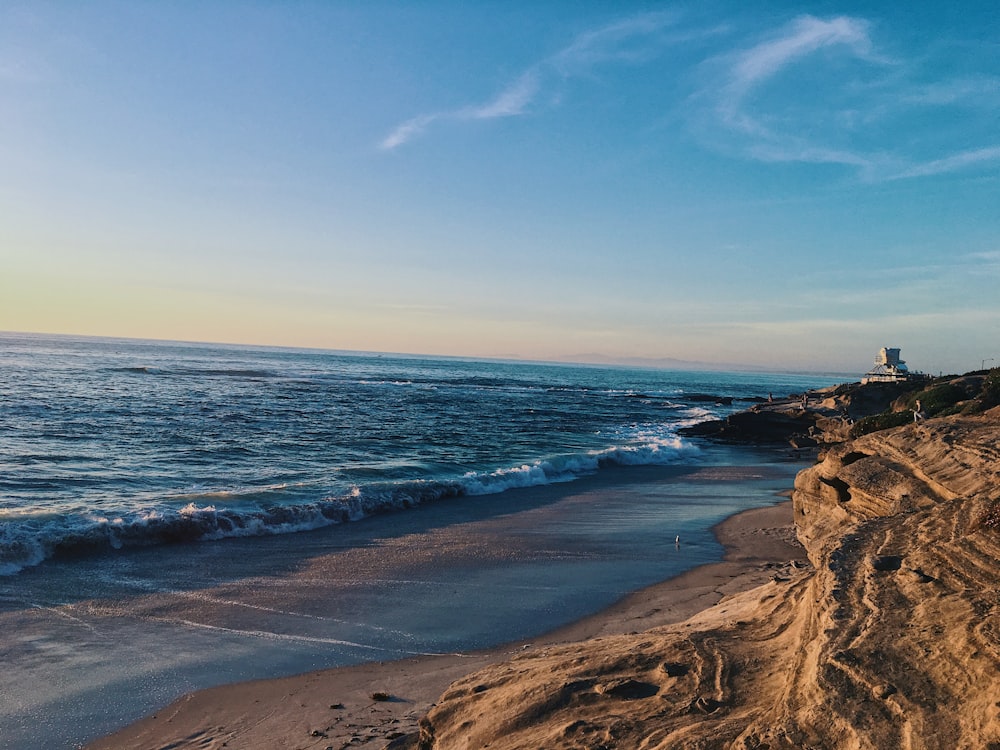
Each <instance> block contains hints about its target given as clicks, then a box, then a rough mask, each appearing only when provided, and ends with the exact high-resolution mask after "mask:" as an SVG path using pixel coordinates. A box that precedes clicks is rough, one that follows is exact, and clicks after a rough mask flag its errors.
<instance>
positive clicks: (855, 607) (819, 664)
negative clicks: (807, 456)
mask: <svg viewBox="0 0 1000 750" xmlns="http://www.w3.org/2000/svg"><path fill="white" fill-rule="evenodd" d="M793 500H794V508H795V519H796V524H797V526H798V530H799V537H800V539H801V540H802V542H803V543H804V544H805V546H806V548H807V551H808V554H809V558H810V560H811V561H812V563H813V566H814V568H813V569H811V570H797V569H794V568H791V567H790V568H789V569H787V570H786V571H784V572H783V574H782V575H780V576H776V577H775V580H774V581H772V582H771V583H769V584H767V585H765V586H763V587H761V588H758V589H755V590H753V591H749V592H746V593H744V594H740V595H738V596H736V597H733V598H730V599H726V600H723V601H722V602H721V603H720V604H719V605H717V606H716V607H714V608H712V609H709V610H706V611H705V612H703V613H701V614H699V615H698V616H696V617H695V618H693V619H691V620H689V621H687V622H685V623H681V624H679V625H672V626H668V627H663V628H658V629H653V630H649V631H646V632H644V633H641V634H638V635H626V636H617V637H609V638H603V639H597V640H593V641H589V642H586V643H583V644H571V645H566V646H560V647H554V648H549V649H546V650H541V651H538V652H534V653H532V652H527V653H525V654H524V655H522V656H520V657H518V658H516V659H514V660H512V661H509V662H506V663H503V664H498V665H495V666H492V667H489V668H487V669H485V670H483V671H481V672H478V673H475V674H473V675H470V676H468V677H467V678H464V679H462V680H459V681H458V682H455V683H454V684H453V685H452V686H451V687H450V689H449V690H448V691H447V692H446V693H445V694H444V695H443V696H442V697H441V699H440V701H439V702H438V704H437V705H436V707H435V708H434V709H433V710H431V711H430V712H429V714H428V715H427V716H426V717H425V718H424V719H423V720H422V722H421V732H420V736H419V737H416V736H411V737H409V738H400V739H399V740H397V741H395V742H394V743H392V744H391V745H390V747H393V748H397V747H398V748H403V747H407V748H421V750H455V749H457V748H470V749H471V748H475V749H476V750H479V749H480V748H491V749H492V750H500V749H504V748H547V749H550V750H557V749H559V748H593V749H595V750H596V749H597V748H628V749H629V750H636V749H640V748H642V749H649V750H652V749H653V748H662V749H664V750H666V749H667V748H670V749H674V748H740V749H741V750H754V749H756V750H763V749H764V748H769V749H770V750H779V749H782V750H791V749H792V748H795V749H796V750H797V749H799V748H838V749H839V748H857V749H862V748H863V749H865V750H869V749H870V750H888V749H891V748H910V749H911V750H922V749H926V750H930V749H939V750H955V749H956V748H969V749H970V750H971V749H972V748H976V749H977V750H979V749H981V748H986V749H992V750H1000V528H998V516H1000V413H998V410H997V409H994V410H992V411H991V412H988V413H987V414H985V415H982V416H976V417H950V418H946V419H938V420H929V421H926V422H921V423H919V424H913V425H909V426H906V427H902V428H897V429H894V430H887V431H883V432H876V433H872V434H869V435H865V436H863V437H861V438H859V439H857V440H855V441H852V442H849V443H845V444H842V445H838V446H836V447H833V448H831V449H829V450H828V452H827V453H826V455H825V457H824V458H823V459H822V460H821V461H820V462H819V463H818V464H817V465H816V466H814V467H813V468H811V469H808V470H806V471H804V472H802V473H800V475H799V476H798V478H797V480H796V487H795V493H794V497H793Z"/></svg>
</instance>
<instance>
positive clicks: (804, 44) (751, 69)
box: [732, 16, 873, 90]
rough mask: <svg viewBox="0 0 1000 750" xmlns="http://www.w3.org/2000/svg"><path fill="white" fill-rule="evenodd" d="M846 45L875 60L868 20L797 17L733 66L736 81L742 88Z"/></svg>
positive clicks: (745, 54)
mask: <svg viewBox="0 0 1000 750" xmlns="http://www.w3.org/2000/svg"><path fill="white" fill-rule="evenodd" d="M834 46H844V47H847V48H849V51H850V52H851V53H852V54H854V55H855V56H856V57H859V58H868V59H873V55H872V42H871V39H870V38H869V36H868V23H867V22H866V21H863V20H861V19H857V18H850V17H847V16H841V17H839V18H833V19H830V20H828V21H824V20H823V19H820V18H815V17H813V16H802V17H801V18H797V19H795V20H794V21H793V22H792V23H790V24H789V25H788V26H787V27H785V29H783V30H782V32H781V34H779V35H778V36H777V37H776V38H774V39H771V40H770V41H767V42H763V43H762V44H758V45H757V46H756V47H753V48H751V49H749V50H747V51H746V52H744V53H743V54H742V55H740V56H739V58H738V59H737V61H736V64H735V65H734V66H733V71H732V74H733V84H734V85H735V86H737V87H738V88H739V89H740V90H746V89H748V88H750V87H751V86H753V85H755V84H757V83H759V82H761V81H763V80H765V79H767V78H770V77H772V76H774V75H776V74H777V73H778V72H779V71H780V70H781V69H782V68H784V67H786V66H787V65H790V64H791V63H793V62H796V61H798V60H800V59H802V58H804V57H806V56H808V55H810V54H812V53H814V52H817V51H819V50H821V49H824V48H826V47H834Z"/></svg>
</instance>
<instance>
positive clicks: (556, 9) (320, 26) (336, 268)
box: [0, 0, 1000, 373]
mask: <svg viewBox="0 0 1000 750" xmlns="http://www.w3.org/2000/svg"><path fill="white" fill-rule="evenodd" d="M751 6H752V7H751ZM944 6H945V4H943V3H939V2H913V3H909V4H900V3H888V2H886V3H873V2H868V3H833V2H816V3H790V2H771V3H767V2H765V3H753V4H750V3H741V2H704V3H690V4H672V3H632V4H629V3H555V2H554V3H516V2H492V3H457V2H456V3H445V2H441V3H417V2H412V3H403V2H395V3H388V2H371V3H362V2H357V3H353V2H339V3H334V2H281V3H278V2H270V3H268V2H214V3H198V2H171V3H161V2H102V1H101V0H95V2H88V3H75V2H68V1H67V2H44V1H38V0H33V1H32V2H23V3H21V2H10V1H8V2H4V3H0V329H5V330H22V331H40V332H58V333H77V334H94V335H108V336H134V337H142V338H168V339H183V340H205V341H224V342H237V343H259V344H277V345H291V346H316V347H322V348H336V349H357V350H367V351H394V352H414V353H427V354H454V355H468V356H500V357H506V356H519V357H526V358H533V359H554V358H565V357H569V358H574V357H576V358H579V357H581V356H582V355H588V356H589V355H592V354H600V355H605V356H609V357H613V358H628V357H643V358H649V359H657V358H677V359H685V360H696V361H702V362H709V363H745V364H748V365H757V366H769V367H775V368H794V369H817V370H827V371H831V370H832V371H837V372H853V371H859V372H860V371H863V370H864V369H866V368H867V367H868V365H869V364H870V363H871V361H872V359H873V357H874V355H875V353H876V352H877V350H878V349H879V347H882V346H887V345H888V346H898V347H901V348H902V350H903V356H904V358H906V359H907V361H908V362H909V363H910V365H911V367H913V368H915V369H921V370H925V371H928V372H935V373H936V372H938V371H945V372H962V371H966V370H970V369H977V368H978V367H979V366H980V365H981V363H982V361H983V360H987V364H988V365H989V364H996V365H1000V293H998V289H1000V10H997V9H996V6H995V3H986V2H983V3H974V2H963V3H960V4H957V5H956V7H944ZM991 358H996V359H995V360H993V362H992V363H991V362H990V361H989V360H990V359H991Z"/></svg>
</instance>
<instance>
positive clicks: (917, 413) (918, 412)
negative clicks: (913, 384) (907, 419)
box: [913, 398, 927, 422]
mask: <svg viewBox="0 0 1000 750" xmlns="http://www.w3.org/2000/svg"><path fill="white" fill-rule="evenodd" d="M921 419H927V415H926V414H924V409H923V407H922V406H921V405H920V399H919V398H918V399H917V408H916V409H914V410H913V421H914V422H919V421H920V420H921Z"/></svg>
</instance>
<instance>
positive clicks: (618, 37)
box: [379, 13, 677, 151]
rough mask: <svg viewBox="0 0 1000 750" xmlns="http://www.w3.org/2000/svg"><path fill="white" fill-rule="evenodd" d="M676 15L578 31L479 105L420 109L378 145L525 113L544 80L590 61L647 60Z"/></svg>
mask: <svg viewBox="0 0 1000 750" xmlns="http://www.w3.org/2000/svg"><path fill="white" fill-rule="evenodd" d="M676 19H677V15H676V14H674V13H644V14H641V15H638V16H633V17H630V18H626V19H624V20H621V21H618V22H615V23H613V24H609V25H607V26H604V27H601V28H599V29H594V30H591V31H587V32H584V33H582V34H580V35H578V36H577V37H576V38H575V39H574V40H573V41H572V42H571V43H570V44H569V45H567V46H566V47H564V48H563V49H561V50H559V51H558V52H556V53H555V54H553V55H550V56H548V57H546V58H543V59H541V60H539V61H538V62H537V63H535V64H533V65H532V66H530V67H529V68H528V69H526V70H525V71H523V72H522V73H521V74H520V75H519V76H518V77H517V78H516V79H514V80H513V81H512V82H511V83H510V84H508V85H507V86H506V87H505V88H503V89H502V90H501V91H500V92H499V93H497V94H496V95H495V96H494V97H493V98H492V99H489V100H487V101H485V102H483V103H481V104H471V105H466V106H463V107H458V108H455V109H450V110H442V111H440V112H431V113H425V114H420V115H417V116H415V117H412V118H410V119H409V120H406V121H405V122H403V123H401V124H400V125H398V126H397V127H396V128H395V129H394V130H393V131H392V132H391V133H390V134H389V135H388V136H386V137H385V138H384V139H383V140H382V142H381V143H380V144H379V147H380V148H381V149H382V150H384V151H392V150H394V149H396V148H399V147H400V146H402V145H404V144H405V143H408V142H410V141H411V140H413V139H414V138H417V137H419V136H421V135H423V134H424V132H426V130H427V129H428V128H429V127H430V126H431V125H433V124H434V123H437V122H444V121H452V122H461V121H469V120H492V119H497V118H502V117H517V116H520V115H524V114H527V113H528V112H529V111H530V106H531V105H532V104H533V103H534V102H535V101H536V99H537V98H538V97H539V95H540V94H541V93H542V91H543V89H544V87H545V85H546V83H547V82H548V81H550V80H555V79H557V78H558V79H566V78H569V77H573V76H579V75H585V74H587V73H588V72H590V71H591V70H592V69H593V68H594V67H595V66H597V65H601V64H607V63H613V62H619V63H637V62H642V61H644V60H648V59H650V58H651V57H653V56H655V55H656V54H658V53H659V51H661V50H662V48H663V45H664V44H666V43H667V42H668V40H666V39H664V38H663V36H662V32H663V31H664V29H666V28H667V27H668V26H670V25H671V24H673V23H674V22H675V21H676Z"/></svg>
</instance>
